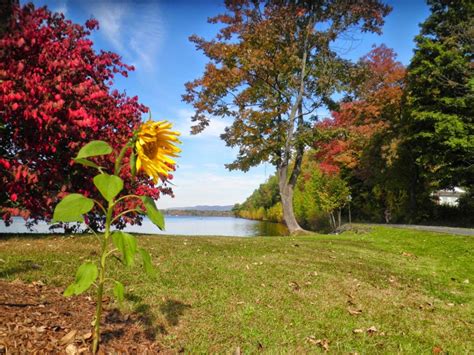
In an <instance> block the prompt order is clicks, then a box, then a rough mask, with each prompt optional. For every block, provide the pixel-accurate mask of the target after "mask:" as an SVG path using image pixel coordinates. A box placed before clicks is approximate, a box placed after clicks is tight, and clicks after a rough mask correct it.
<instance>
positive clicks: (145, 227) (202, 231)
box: [0, 216, 288, 237]
mask: <svg viewBox="0 0 474 355" xmlns="http://www.w3.org/2000/svg"><path fill="white" fill-rule="evenodd" d="M165 221H166V230H165V231H160V230H159V229H158V228H157V227H156V226H155V225H154V224H153V223H151V222H150V221H149V220H148V219H147V218H145V219H144V220H143V223H142V225H141V226H129V227H127V228H126V229H125V230H126V231H128V232H135V233H152V234H175V235H202V236H208V235H211V236H212V235H215V236H217V235H221V236H232V237H254V236H262V235H268V236H278V235H287V234H288V230H287V229H286V227H285V226H284V225H283V224H280V223H271V222H261V221H252V220H249V219H242V218H234V217H196V216H166V217H165ZM48 228H49V225H48V224H46V223H38V225H36V226H35V227H33V231H29V230H28V229H27V228H26V227H25V222H24V220H23V219H22V218H14V219H13V223H12V225H11V226H10V227H5V224H4V223H3V221H1V222H0V233H48V232H49V229H48ZM58 232H59V230H58Z"/></svg>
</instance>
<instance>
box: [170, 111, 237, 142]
mask: <svg viewBox="0 0 474 355" xmlns="http://www.w3.org/2000/svg"><path fill="white" fill-rule="evenodd" d="M193 115H194V112H193V111H192V110H189V109H186V108H182V109H179V110H177V111H176V119H174V120H172V121H173V122H176V123H175V128H176V130H178V131H179V132H181V137H182V138H209V137H218V138H219V137H220V135H221V134H222V133H224V129H225V128H226V127H228V126H230V124H231V122H230V120H229V119H223V118H213V119H211V121H210V123H209V126H207V127H206V129H205V130H204V131H202V132H201V133H199V134H196V135H192V134H191V133H190V132H191V126H193V125H194V122H192V121H191V117H192V116H193Z"/></svg>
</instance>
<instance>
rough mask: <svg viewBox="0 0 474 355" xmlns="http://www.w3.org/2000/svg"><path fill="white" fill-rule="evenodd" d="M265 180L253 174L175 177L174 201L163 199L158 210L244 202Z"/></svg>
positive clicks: (197, 174)
mask: <svg viewBox="0 0 474 355" xmlns="http://www.w3.org/2000/svg"><path fill="white" fill-rule="evenodd" d="M265 180H266V176H265V175H263V174H258V173H257V174H255V173H253V174H252V173H247V174H244V173H237V174H231V173H229V172H226V173H225V175H220V174H213V173H209V172H203V173H195V174H185V173H181V174H179V173H177V174H176V175H175V179H174V180H173V184H175V185H174V186H172V188H173V191H174V194H175V196H176V197H175V198H174V199H172V198H170V197H168V196H163V197H162V198H160V200H159V201H158V205H159V208H163V209H165V208H172V207H189V206H196V205H233V204H235V203H237V202H243V201H244V200H245V199H246V198H247V197H248V196H250V194H251V193H252V192H253V191H254V190H255V189H256V188H257V187H258V186H259V185H260V184H262V183H263V182H264V181H265Z"/></svg>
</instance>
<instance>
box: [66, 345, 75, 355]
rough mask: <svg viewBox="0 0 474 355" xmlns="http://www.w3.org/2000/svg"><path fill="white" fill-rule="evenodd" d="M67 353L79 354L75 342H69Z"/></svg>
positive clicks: (70, 354)
mask: <svg viewBox="0 0 474 355" xmlns="http://www.w3.org/2000/svg"><path fill="white" fill-rule="evenodd" d="M66 354H67V355H76V354H77V347H76V346H75V345H74V344H69V345H68V346H66Z"/></svg>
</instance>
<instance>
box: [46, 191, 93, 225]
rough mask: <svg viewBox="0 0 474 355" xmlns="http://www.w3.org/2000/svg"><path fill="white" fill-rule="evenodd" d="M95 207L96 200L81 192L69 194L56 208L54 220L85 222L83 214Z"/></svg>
mask: <svg viewBox="0 0 474 355" xmlns="http://www.w3.org/2000/svg"><path fill="white" fill-rule="evenodd" d="M93 207H94V201H93V200H91V199H90V198H87V197H85V196H84V195H81V194H69V195H67V196H66V197H64V198H63V199H62V200H61V202H59V203H58V204H57V205H56V207H55V208H54V213H53V221H54V222H83V221H84V217H82V215H83V214H85V213H87V212H89V211H90V210H91V209H92V208H93Z"/></svg>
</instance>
